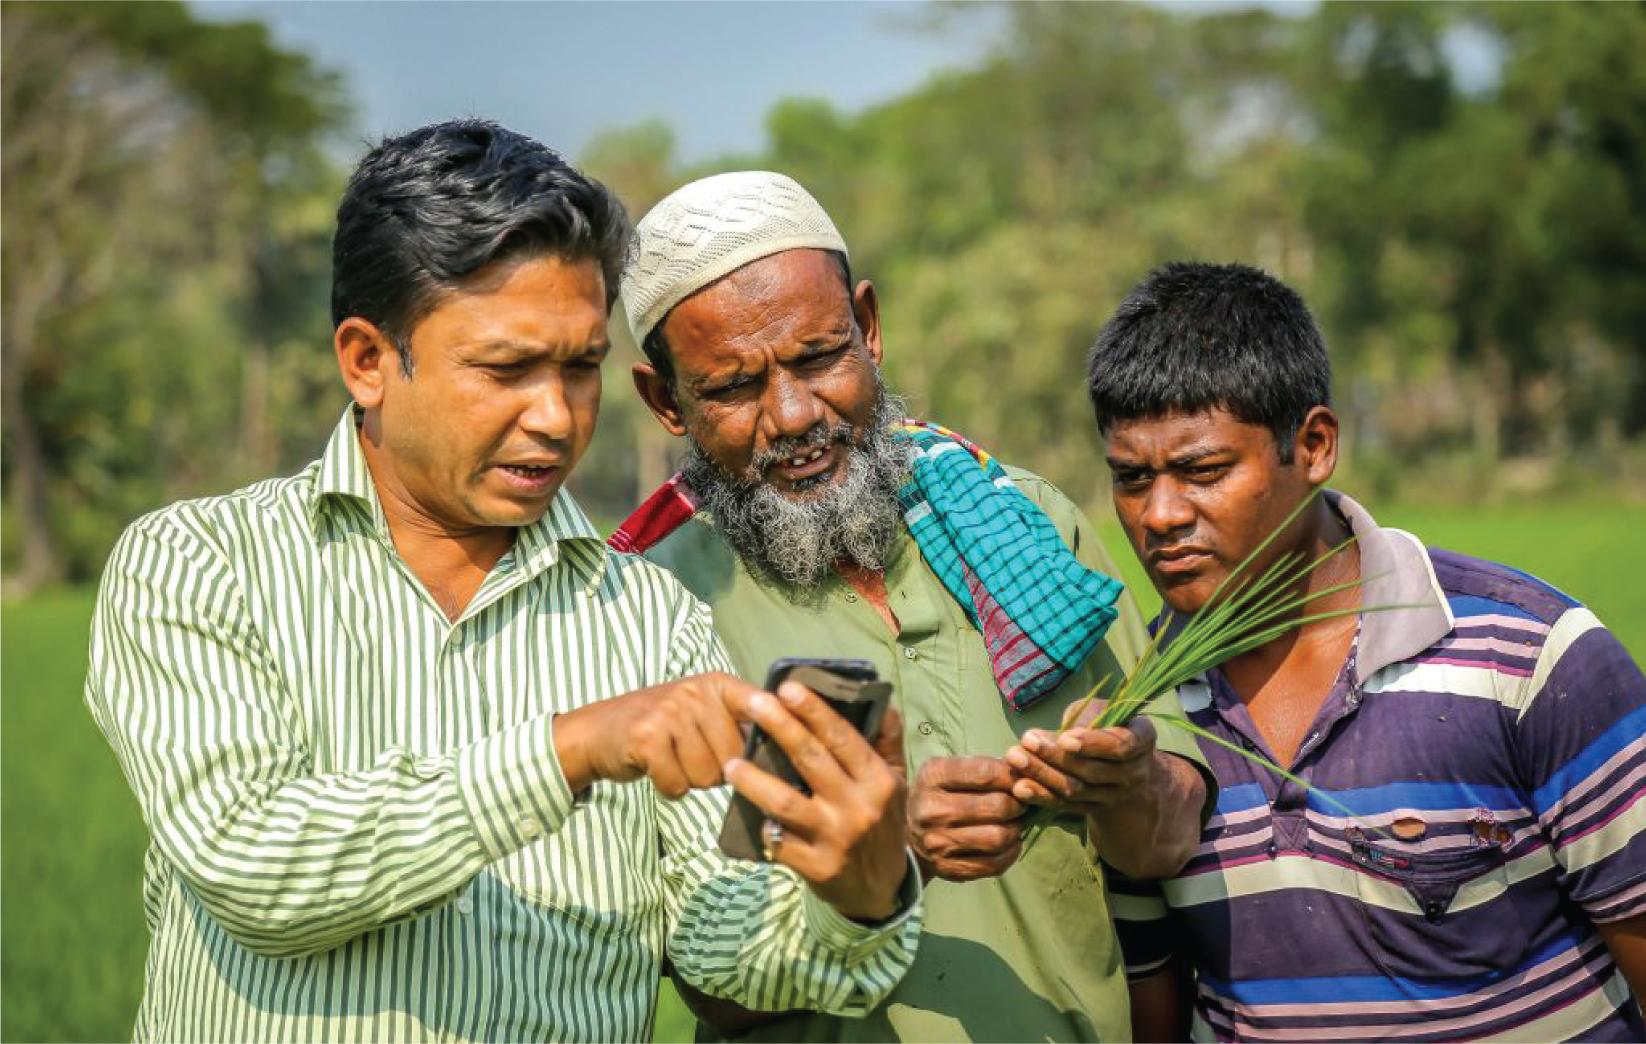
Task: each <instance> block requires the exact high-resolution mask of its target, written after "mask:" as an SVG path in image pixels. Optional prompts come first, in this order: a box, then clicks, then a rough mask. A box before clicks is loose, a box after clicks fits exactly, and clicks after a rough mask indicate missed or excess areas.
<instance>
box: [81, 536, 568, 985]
mask: <svg viewBox="0 0 1646 1044" xmlns="http://www.w3.org/2000/svg"><path fill="white" fill-rule="evenodd" d="M86 703H87V705H88V707H89V708H90V710H91V713H92V716H93V718H94V719H95V720H96V722H97V724H98V726H99V727H100V728H101V729H102V731H103V734H104V735H105V736H106V737H107V738H108V741H109V743H110V744H111V746H112V747H113V748H114V752H115V756H116V758H117V759H118V760H119V762H120V766H121V768H122V770H123V771H124V772H125V775H126V779H127V781H128V782H129V783H130V785H131V788H132V790H133V791H134V792H135V793H136V795H137V800H138V803H139V805H140V807H141V809H142V813H143V818H144V821H145V823H146V824H147V826H148V829H149V832H150V834H151V835H152V836H153V839H154V844H155V847H156V849H157V850H158V851H159V853H160V854H161V855H162V856H163V857H164V858H165V859H166V860H167V861H168V862H169V863H170V864H171V865H172V866H173V867H174V868H175V869H176V871H177V873H178V874H179V875H180V876H181V878H182V880H183V882H184V883H185V884H186V885H187V886H188V887H189V889H190V890H191V891H192V892H193V893H194V894H195V895H196V896H197V897H198V898H199V900H200V902H201V904H202V905H203V906H204V907H205V908H206V910H207V911H208V912H209V913H210V914H211V915H212V917H213V918H215V919H216V920H217V921H218V922H219V923H220V924H221V925H222V926H223V928H224V929H225V930H227V931H228V932H229V934H230V935H232V936H233V937H234V938H235V939H236V940H237V941H239V942H240V943H241V944H242V945H244V946H246V947H247V948H248V949H251V950H253V951H254V952H257V953H260V954H264V955H267V956H276V957H281V956H294V955H298V954H304V953H314V952H318V951H321V950H325V949H329V948H331V947H334V946H336V945H339V944H341V943H343V942H345V941H347V940H348V939H350V938H352V937H354V936H356V935H359V934H361V933H362V932H365V931H368V930H371V929H373V928H377V927H380V926H382V925H384V924H386V923H389V922H391V921H394V920H397V919H400V918H403V917H406V916H409V915H412V914H415V913H418V912H420V911H422V910H424V909H427V908H428V907H430V906H432V905H435V904H437V903H439V902H441V901H443V900H445V899H446V898H449V897H450V895H451V894H452V893H454V892H456V891H457V890H458V889H460V888H461V887H463V885H465V884H466V883H467V882H468V881H469V880H470V879H471V878H472V877H473V876H474V875H475V874H476V873H478V872H479V871H480V869H481V868H483V867H484V866H485V865H487V864H488V863H490V862H492V861H493V860H495V859H498V858H500V857H501V856H503V855H506V854H508V853H511V852H513V851H515V850H517V849H519V848H521V847H523V846H524V845H526V844H527V843H529V842H530V841H532V840H533V839H535V838H537V837H539V836H541V835H543V834H547V833H550V832H552V831H555V830H557V829H558V828H559V827H560V825H561V824H562V823H563V822H564V820H565V819H566V817H567V815H568V814H569V813H570V810H571V808H572V804H573V796H572V794H571V791H570V788H569V787H568V786H567V784H566V780H565V777H564V775H563V773H562V772H561V770H560V766H559V762H558V760H557V759H556V757H555V752H554V742H553V735H552V722H551V719H550V718H549V717H548V716H544V717H541V718H537V719H533V720H529V721H526V722H522V723H520V724H518V725H515V726H513V727H511V728H508V729H504V730H502V731H499V732H496V733H493V734H492V735H490V736H487V737H486V738H485V739H484V740H481V741H480V742H478V743H475V744H473V745H471V746H468V747H465V748H462V749H460V750H457V751H454V752H451V753H449V754H446V755H444V756H440V757H418V756H415V755H413V754H411V753H410V752H407V751H405V750H396V749H390V750H386V751H384V752H383V754H382V755H381V756H379V757H378V758H377V759H376V761H375V763H374V764H373V765H372V766H371V767H370V768H368V769H365V770H362V771H351V772H320V771H317V769H316V766H315V762H314V758H313V756H312V754H311V752H310V751H309V750H308V749H307V747H306V741H305V735H304V729H303V727H302V723H301V719H300V717H299V714H298V712H297V710H296V708H295V705H294V704H293V702H292V701H291V699H290V698H289V696H288V695H287V693H286V691H285V689H284V686H283V683H282V681H281V678H280V676H279V673H278V671H277V670H276V669H275V665H274V662H273V659H272V657H271V656H270V654H269V652H268V649H267V646H266V643H265V641H264V638H263V635H262V634H261V633H260V632H259V630H258V628H257V626H256V624H255V623H254V621H253V620H252V618H251V614H250V613H249V612H248V608H247V605H246V602H245V600H244V598H243V595H242V593H241V590H240V587H239V585H238V583H237V578H236V577H235V575H234V573H233V570H232V568H231V567H230V565H229V564H228V562H227V561H226V559H224V558H223V556H222V555H221V554H220V553H219V552H218V551H217V550H216V549H215V548H214V547H213V546H212V545H211V543H210V541H209V539H207V538H206V537H204V536H203V535H202V533H200V532H198V531H196V530H195V529H194V528H193V526H192V525H185V524H183V523H181V522H176V521H173V520H170V519H169V518H168V516H164V515H156V516H149V517H148V518H145V519H142V520H139V521H138V522H137V523H135V524H134V525H133V526H132V527H131V528H129V529H128V530H127V531H126V533H125V534H124V535H123V536H122V537H121V540H120V541H119V543H118V545H117V546H116V547H115V550H114V552H113V555H112V556H111V557H110V559H109V563H108V566H107V568H106V571H105V573H104V577H103V584H102V588H101V591H100V593H99V596H98V603H97V609H96V612H95V615H94V618H93V623H92V636H91V657H90V669H89V673H88V677H87V682H86Z"/></svg>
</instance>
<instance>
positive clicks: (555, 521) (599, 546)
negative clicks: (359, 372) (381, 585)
mask: <svg viewBox="0 0 1646 1044" xmlns="http://www.w3.org/2000/svg"><path fill="white" fill-rule="evenodd" d="M339 501H354V502H356V503H359V504H361V506H362V507H364V508H365V510H366V511H367V513H368V514H369V515H370V516H371V519H372V524H373V526H374V527H375V528H376V529H377V531H378V533H379V535H380V536H381V537H382V538H383V539H384V540H385V541H388V539H389V533H388V519H387V518H386V517H385V516H384V514H383V505H382V502H381V501H380V500H379V499H378V496H377V485H376V483H374V482H373V481H372V476H371V469H370V467H368V466H367V464H366V454H365V452H364V451H363V450H361V448H360V410H359V407H358V406H355V405H354V404H352V403H351V404H350V405H349V407H348V408H347V409H345V410H344V411H343V417H342V419H341V420H339V421H338V422H337V427H336V428H335V429H333V431H332V435H331V439H330V440H329V441H328V442H327V443H326V451H325V453H323V454H321V457H320V470H319V473H318V474H317V475H316V476H315V481H314V487H313V491H312V492H311V493H310V497H309V519H310V521H311V522H313V523H314V524H315V526H316V527H318V526H319V522H320V519H321V517H322V516H323V514H324V513H325V511H326V509H327V507H328V505H330V504H334V503H336V502H339ZM563 542H564V543H567V544H568V546H576V547H579V549H580V551H582V552H583V553H581V554H579V555H578V558H579V561H582V562H585V563H586V564H587V565H588V567H589V571H590V576H589V579H588V585H587V586H589V587H591V588H592V587H593V586H594V584H596V583H597V582H598V581H599V580H600V578H601V577H602V576H603V575H604V573H605V568H606V553H605V550H604V548H605V544H604V543H603V542H602V541H601V539H600V534H599V532H598V531H596V530H595V528H594V524H593V523H591V522H590V521H589V517H588V516H587V515H585V514H584V513H583V509H582V508H581V507H579V506H578V504H577V501H575V500H573V499H572V496H571V494H570V493H567V492H566V491H565V490H561V491H560V492H559V493H558V494H556V496H555V498H554V501H553V502H552V503H550V505H549V510H548V511H546V512H544V514H543V517H542V518H540V519H538V520H537V521H536V522H533V523H532V524H531V525H528V526H522V527H521V528H520V530H519V531H518V532H517V533H516V534H515V540H514V547H513V548H512V549H511V550H510V551H509V553H508V555H507V556H505V560H507V561H510V562H511V566H510V568H511V569H512V570H513V571H515V572H517V573H519V574H520V575H521V576H522V577H530V576H533V575H535V574H537V573H540V572H542V571H543V570H545V569H548V568H549V567H550V566H552V565H554V564H555V562H557V561H558V560H559V558H560V549H561V548H560V545H561V544H562V543H563ZM391 546H392V543H391Z"/></svg>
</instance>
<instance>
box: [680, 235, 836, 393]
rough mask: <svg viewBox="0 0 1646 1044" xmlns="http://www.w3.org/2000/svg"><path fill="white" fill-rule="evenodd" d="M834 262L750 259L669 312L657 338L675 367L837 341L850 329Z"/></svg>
mask: <svg viewBox="0 0 1646 1044" xmlns="http://www.w3.org/2000/svg"><path fill="white" fill-rule="evenodd" d="M853 322H854V320H853V316H852V301H851V295H850V293H849V292H848V291H847V288H846V285H845V280H844V279H842V278H841V266H840V263H839V261H838V259H837V257H836V256H835V255H834V254H832V253H831V252H829V251H825V250H787V251H784V252H782V253H779V254H773V255H771V256H769V257H764V258H761V259H759V260H757V261H752V262H750V263H749V264H747V265H744V266H743V267H742V268H739V269H737V270H735V271H733V272H731V273H729V274H728V275H726V276H724V277H722V278H720V279H718V280H716V281H714V282H713V283H710V284H709V285H708V286H706V287H704V288H703V289H701V290H699V291H697V292H696V293H694V294H692V295H690V296H689V297H687V298H685V299H684V300H682V301H681V302H680V303H679V304H678V305H676V306H675V307H674V308H673V310H671V311H670V312H669V315H668V317H667V318H666V319H665V320H664V323H663V334H664V337H665V339H666V340H667V341H668V343H669V347H670V349H671V351H672V353H673V354H674V356H675V361H676V363H677V364H680V365H683V366H687V367H688V368H689V361H690V359H691V358H692V357H694V356H699V355H703V354H705V353H706V354H709V355H714V354H718V353H722V352H727V351H734V352H735V351H743V350H763V351H783V350H784V349H788V348H792V349H797V350H798V349H803V348H805V347H807V346H809V345H813V344H817V343H820V342H823V341H828V340H837V339H839V338H840V337H841V336H843V335H847V334H849V333H850V332H851V330H852V326H853Z"/></svg>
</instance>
